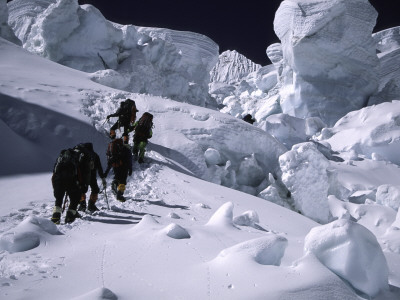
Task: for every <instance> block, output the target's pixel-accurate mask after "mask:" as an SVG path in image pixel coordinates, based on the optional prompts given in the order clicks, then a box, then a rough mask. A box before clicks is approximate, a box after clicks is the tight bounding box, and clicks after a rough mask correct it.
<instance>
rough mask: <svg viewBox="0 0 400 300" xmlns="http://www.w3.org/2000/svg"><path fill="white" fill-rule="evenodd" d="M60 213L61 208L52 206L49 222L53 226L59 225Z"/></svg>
mask: <svg viewBox="0 0 400 300" xmlns="http://www.w3.org/2000/svg"><path fill="white" fill-rule="evenodd" d="M61 212H62V209H61V207H59V206H54V209H53V215H52V217H51V221H52V222H53V223H54V224H57V225H58V224H60V219H61Z"/></svg>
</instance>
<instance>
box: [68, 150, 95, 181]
mask: <svg viewBox="0 0 400 300" xmlns="http://www.w3.org/2000/svg"><path fill="white" fill-rule="evenodd" d="M73 151H74V152H75V155H76V156H77V158H78V178H79V181H80V182H81V183H83V184H85V185H89V184H90V177H91V173H92V171H93V170H94V153H93V151H90V149H89V147H88V145H87V144H85V143H81V144H78V145H76V146H75V147H74V148H73Z"/></svg>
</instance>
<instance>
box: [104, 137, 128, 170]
mask: <svg viewBox="0 0 400 300" xmlns="http://www.w3.org/2000/svg"><path fill="white" fill-rule="evenodd" d="M123 148H124V142H123V140H122V139H114V140H113V141H111V142H110V143H109V144H108V147H107V152H106V155H107V160H108V162H109V164H111V166H112V167H113V168H116V167H120V166H122V158H123V157H122V156H123V155H122V152H123Z"/></svg>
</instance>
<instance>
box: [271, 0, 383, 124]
mask: <svg viewBox="0 0 400 300" xmlns="http://www.w3.org/2000/svg"><path fill="white" fill-rule="evenodd" d="M376 18H377V12H376V11H375V9H374V8H373V7H372V6H371V4H370V3H369V2H368V1H367V0H351V1H344V0H335V1H324V0H313V1H310V0H286V1H283V2H282V3H281V5H280V7H279V9H278V10H277V12H276V15H275V20H274V29H275V32H276V34H277V36H278V37H279V39H280V40H281V43H282V51H283V60H284V64H285V69H284V70H283V72H284V73H283V75H282V76H283V86H282V88H281V90H280V95H281V106H282V111H283V112H284V113H288V114H290V115H293V116H296V117H301V118H305V117H310V116H312V117H320V118H321V120H322V121H324V122H325V123H327V124H328V125H333V124H334V122H336V121H337V120H338V119H339V118H340V117H342V116H343V115H345V114H346V113H347V112H349V111H352V110H355V109H359V108H361V107H363V106H365V105H366V104H367V101H368V97H369V96H371V94H373V93H374V92H375V91H376V89H377V87H378V76H377V74H376V67H377V65H378V58H377V56H376V45H375V42H374V40H373V39H372V37H371V34H372V30H373V27H374V26H375V22H376Z"/></svg>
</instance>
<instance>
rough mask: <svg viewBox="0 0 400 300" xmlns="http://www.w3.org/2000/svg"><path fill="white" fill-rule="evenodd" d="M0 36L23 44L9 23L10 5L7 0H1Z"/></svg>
mask: <svg viewBox="0 0 400 300" xmlns="http://www.w3.org/2000/svg"><path fill="white" fill-rule="evenodd" d="M0 37H2V38H4V39H6V40H8V41H10V42H12V43H14V44H17V45H21V41H20V40H19V39H18V38H17V37H16V36H15V34H14V31H13V30H12V29H11V27H10V26H9V25H8V7H7V0H0Z"/></svg>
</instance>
